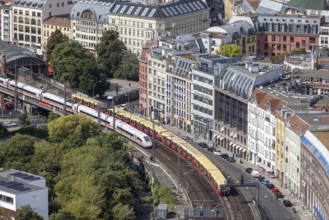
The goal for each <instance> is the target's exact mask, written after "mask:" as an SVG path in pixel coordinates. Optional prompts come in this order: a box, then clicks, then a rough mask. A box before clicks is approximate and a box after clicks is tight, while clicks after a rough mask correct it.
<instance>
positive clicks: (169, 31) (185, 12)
mask: <svg viewBox="0 0 329 220" xmlns="http://www.w3.org/2000/svg"><path fill="white" fill-rule="evenodd" d="M209 26H210V20H209V8H208V6H207V5H206V4H205V3H203V2H202V1H201V0H192V1H190V2H175V3H170V4H166V5H142V4H136V3H131V2H115V3H114V5H113V6H112V7H111V10H110V12H109V29H111V30H115V31H118V32H119V34H120V40H122V41H123V42H124V43H125V44H126V46H127V48H128V49H129V50H130V51H132V52H133V53H135V54H140V51H141V49H142V46H143V45H144V44H145V43H146V41H147V40H150V39H153V38H156V37H159V36H178V35H183V34H189V33H197V32H201V31H204V30H205V29H207V28H208V27H209Z"/></svg>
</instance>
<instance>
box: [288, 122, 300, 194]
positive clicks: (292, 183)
mask: <svg viewBox="0 0 329 220" xmlns="http://www.w3.org/2000/svg"><path fill="white" fill-rule="evenodd" d="M291 117H296V116H290V117H289V118H287V120H286V128H285V141H284V142H285V153H284V155H285V163H284V167H285V168H284V173H285V174H284V184H285V186H286V187H287V188H288V189H290V190H291V191H292V192H294V193H295V195H296V196H298V197H299V196H300V149H301V139H300V135H298V134H297V133H296V131H294V130H293V129H292V127H291V119H290V118H291Z"/></svg>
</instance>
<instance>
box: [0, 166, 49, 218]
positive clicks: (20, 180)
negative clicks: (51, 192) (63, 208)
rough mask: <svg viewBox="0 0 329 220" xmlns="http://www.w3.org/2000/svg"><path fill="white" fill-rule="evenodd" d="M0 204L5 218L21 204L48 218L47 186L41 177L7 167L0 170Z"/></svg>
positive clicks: (11, 215) (12, 213)
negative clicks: (5, 214) (6, 214)
mask: <svg viewBox="0 0 329 220" xmlns="http://www.w3.org/2000/svg"><path fill="white" fill-rule="evenodd" d="M0 180H1V181H0V182H1V183H0V205H1V208H0V209H2V211H3V212H1V213H8V215H9V216H8V217H9V218H6V219H11V218H10V217H14V216H13V215H14V213H15V212H16V211H17V209H19V208H21V207H22V206H26V205H29V206H31V208H32V209H33V210H34V211H35V212H36V213H37V214H38V215H40V216H41V217H43V219H45V220H47V219H48V215H49V213H48V188H47V187H46V180H45V178H43V177H40V176H36V175H32V174H29V173H25V172H22V171H18V170H14V169H9V170H1V171H0Z"/></svg>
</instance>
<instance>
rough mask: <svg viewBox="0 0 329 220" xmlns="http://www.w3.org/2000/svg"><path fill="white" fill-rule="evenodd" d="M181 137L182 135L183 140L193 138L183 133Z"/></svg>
mask: <svg viewBox="0 0 329 220" xmlns="http://www.w3.org/2000/svg"><path fill="white" fill-rule="evenodd" d="M181 137H182V139H183V140H186V141H189V140H191V138H190V137H189V136H187V135H182V136H181Z"/></svg>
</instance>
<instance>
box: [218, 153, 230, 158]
mask: <svg viewBox="0 0 329 220" xmlns="http://www.w3.org/2000/svg"><path fill="white" fill-rule="evenodd" d="M220 156H221V157H222V158H224V159H226V158H228V157H229V156H228V154H222V155H220Z"/></svg>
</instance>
